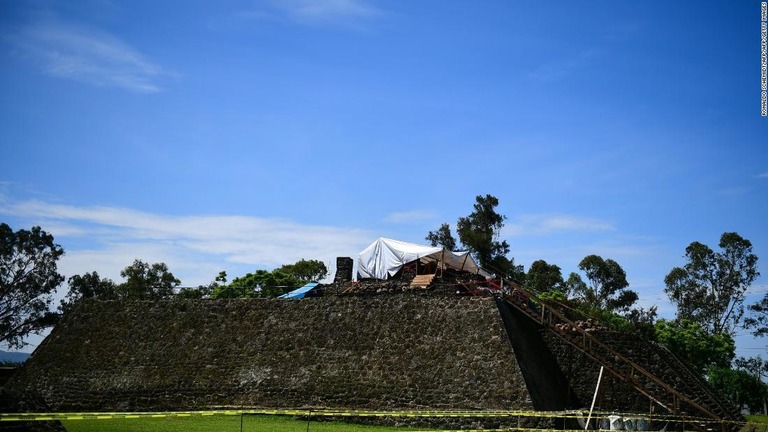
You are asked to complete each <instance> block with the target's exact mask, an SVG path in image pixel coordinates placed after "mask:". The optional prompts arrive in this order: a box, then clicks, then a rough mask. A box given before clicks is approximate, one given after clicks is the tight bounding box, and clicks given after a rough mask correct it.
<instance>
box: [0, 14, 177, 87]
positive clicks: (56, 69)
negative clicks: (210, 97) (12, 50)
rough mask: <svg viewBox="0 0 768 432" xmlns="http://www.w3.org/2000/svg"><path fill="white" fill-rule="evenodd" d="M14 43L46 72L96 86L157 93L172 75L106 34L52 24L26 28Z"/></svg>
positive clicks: (18, 33)
mask: <svg viewBox="0 0 768 432" xmlns="http://www.w3.org/2000/svg"><path fill="white" fill-rule="evenodd" d="M10 40H11V42H12V43H13V44H14V45H15V46H16V47H17V48H18V49H19V50H20V51H21V52H23V53H24V54H25V55H26V56H27V57H29V58H31V59H32V60H33V61H34V62H36V63H37V64H38V65H39V67H40V68H41V69H42V70H43V72H45V73H47V74H49V75H52V76H55V77H59V78H65V79H71V80H74V81H79V82H83V83H87V84H91V85H95V86H109V87H118V88H122V89H125V90H129V91H133V92H138V93H156V92H159V91H161V90H162V89H161V88H160V85H159V84H158V81H159V80H160V79H161V78H162V77H164V76H167V75H168V73H167V72H165V71H164V70H163V69H162V68H160V67H159V66H157V65H156V64H154V63H152V62H151V61H149V60H148V59H146V58H145V57H144V56H143V55H142V54H141V53H140V52H138V51H137V50H136V49H134V48H132V47H131V46H129V45H128V44H126V43H124V42H123V41H121V40H119V39H117V38H116V37H114V36H112V35H110V34H107V33H105V32H102V31H97V30H91V29H84V28H80V27H75V26H71V25H64V24H58V23H57V24H51V23H49V24H45V25H42V24H39V25H34V26H29V27H26V28H23V29H22V30H21V31H19V32H17V33H16V34H14V35H12V36H11V37H10Z"/></svg>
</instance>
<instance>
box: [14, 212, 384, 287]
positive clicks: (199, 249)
mask: <svg viewBox="0 0 768 432" xmlns="http://www.w3.org/2000/svg"><path fill="white" fill-rule="evenodd" d="M0 214H3V215H9V216H13V217H15V218H18V219H21V220H24V221H27V223H28V224H30V226H31V225H40V226H41V227H43V229H45V230H46V231H49V232H51V233H52V234H53V235H54V236H55V237H56V241H57V242H58V243H60V244H62V246H63V247H64V249H65V250H66V256H65V258H64V259H63V260H62V264H63V265H62V269H63V270H65V269H66V270H67V271H70V272H71V273H68V274H67V275H68V276H71V275H72V274H80V273H84V272H87V271H94V270H97V271H99V273H100V274H106V275H111V276H110V277H115V276H114V275H116V274H117V272H119V270H120V269H122V268H123V267H125V266H127V265H128V264H130V263H131V262H132V261H133V260H134V259H136V258H138V259H142V260H145V261H151V262H158V261H162V262H166V263H167V264H168V265H169V267H170V268H171V270H172V271H174V274H176V275H177V276H178V277H180V278H181V279H182V281H183V282H184V283H185V284H197V283H203V282H206V281H209V280H210V279H212V278H213V276H215V275H216V273H217V272H218V271H219V270H222V269H223V268H225V267H231V268H237V269H240V268H247V271H253V270H254V269H255V268H274V267H276V266H279V265H281V264H286V263H291V262H295V261H297V260H299V259H302V258H306V259H318V260H321V261H323V262H325V263H326V265H330V266H331V267H333V263H335V258H336V257H337V256H354V255H355V254H357V253H358V252H359V251H360V250H362V248H363V247H365V246H366V245H367V244H368V243H369V242H370V239H371V237H372V235H370V234H369V233H367V232H365V231H364V230H361V229H354V228H351V229H347V228H343V227H333V226H320V225H303V224H299V223H296V222H293V221H290V220H282V219H268V218H258V217H252V216H237V215H221V216H211V215H199V216H169V215H160V214H154V213H147V212H140V211H137V210H133V209H126V208H118V207H98V206H91V207H78V206H72V205H61V204H52V203H49V202H44V201H23V202H0ZM70 245H73V246H70ZM238 275H239V274H234V275H233V276H238Z"/></svg>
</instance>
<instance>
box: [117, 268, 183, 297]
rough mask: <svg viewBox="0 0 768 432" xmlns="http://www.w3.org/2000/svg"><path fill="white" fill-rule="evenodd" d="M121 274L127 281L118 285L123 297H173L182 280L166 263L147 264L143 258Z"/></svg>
mask: <svg viewBox="0 0 768 432" xmlns="http://www.w3.org/2000/svg"><path fill="white" fill-rule="evenodd" d="M120 276H122V277H123V278H125V282H123V283H121V284H120V285H119V286H118V291H119V293H120V296H121V297H122V298H132V299H145V300H154V299H160V298H167V297H171V296H173V294H174V288H176V287H177V286H179V284H181V281H180V280H178V279H176V277H175V276H174V275H173V273H171V272H170V271H169V270H168V266H167V265H165V263H155V264H152V265H150V264H147V263H145V262H144V261H141V260H138V259H137V260H135V261H133V264H131V265H129V266H128V267H126V268H124V269H123V270H122V271H121V272H120Z"/></svg>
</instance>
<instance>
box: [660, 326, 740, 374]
mask: <svg viewBox="0 0 768 432" xmlns="http://www.w3.org/2000/svg"><path fill="white" fill-rule="evenodd" d="M655 330H656V331H655V333H656V341H657V342H659V343H660V344H662V345H664V346H665V347H666V348H667V349H668V350H670V351H672V353H673V354H675V355H676V356H677V357H678V358H681V359H683V360H685V361H687V362H688V363H689V364H690V365H691V366H693V368H694V369H695V370H696V371H697V372H699V373H700V374H701V375H702V376H703V375H704V374H705V373H706V371H707V370H708V369H709V368H711V367H716V368H728V367H730V365H731V361H733V357H734V352H735V349H736V345H735V343H734V341H733V338H732V337H731V336H730V335H729V334H727V333H709V332H708V331H707V329H706V328H704V326H702V325H701V324H700V323H698V322H696V321H693V320H689V319H683V320H675V321H670V320H665V319H660V320H658V321H656V325H655Z"/></svg>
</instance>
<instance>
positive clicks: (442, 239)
mask: <svg viewBox="0 0 768 432" xmlns="http://www.w3.org/2000/svg"><path fill="white" fill-rule="evenodd" d="M426 240H427V241H428V242H429V244H430V245H432V246H435V247H437V246H442V247H444V248H446V249H448V250H449V251H451V252H456V250H457V249H456V239H455V238H454V237H453V234H451V226H450V225H448V224H447V223H444V224H442V225H440V228H438V229H437V231H430V232H429V234H427V237H426Z"/></svg>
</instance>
